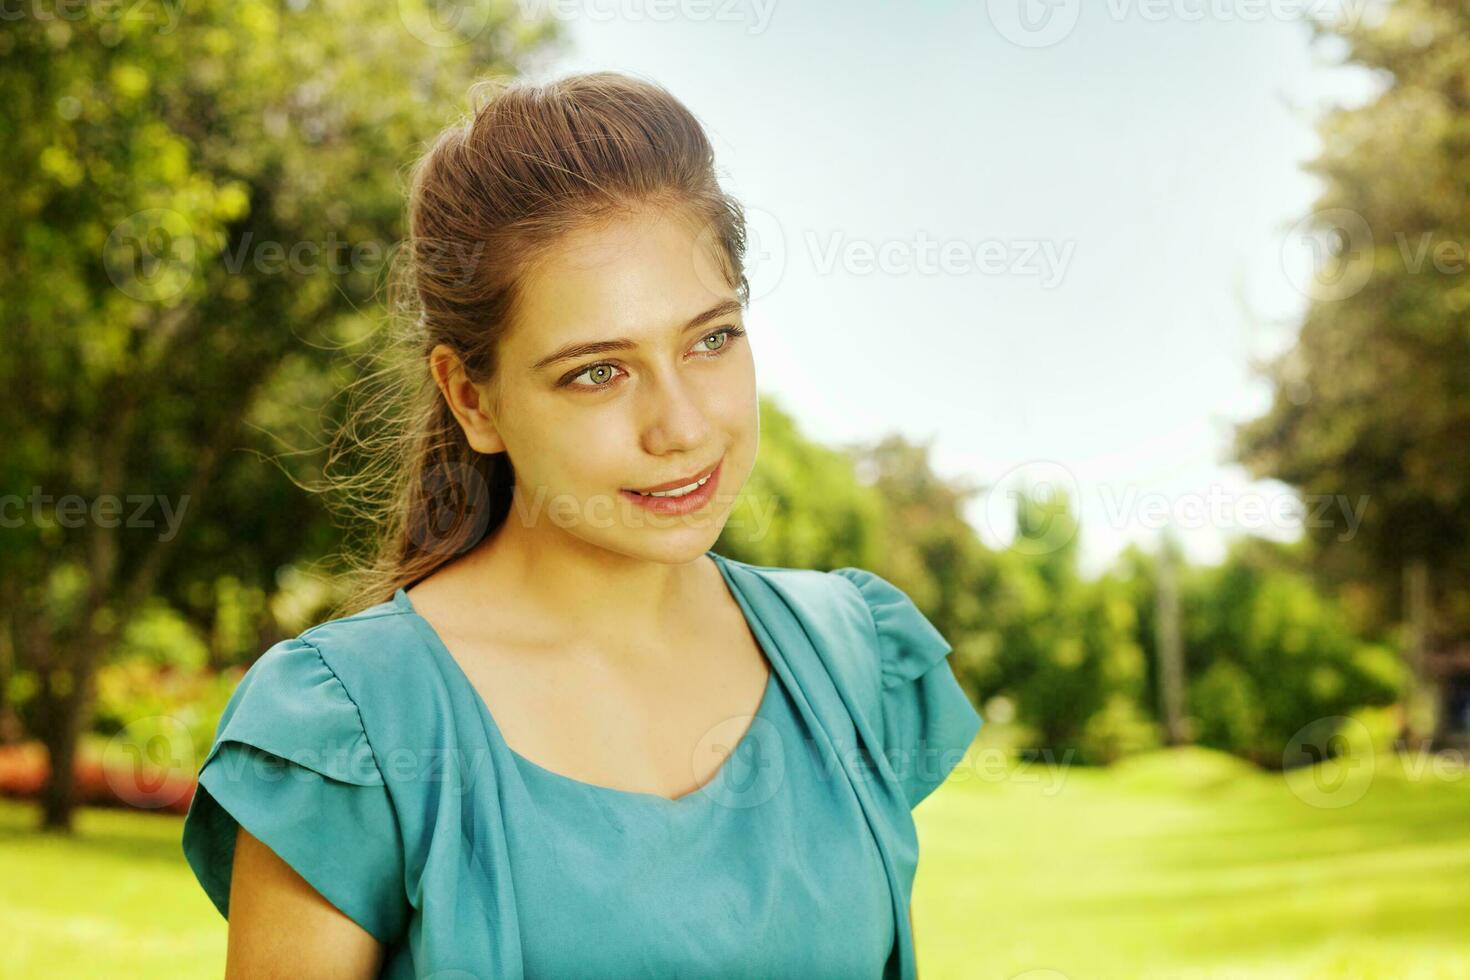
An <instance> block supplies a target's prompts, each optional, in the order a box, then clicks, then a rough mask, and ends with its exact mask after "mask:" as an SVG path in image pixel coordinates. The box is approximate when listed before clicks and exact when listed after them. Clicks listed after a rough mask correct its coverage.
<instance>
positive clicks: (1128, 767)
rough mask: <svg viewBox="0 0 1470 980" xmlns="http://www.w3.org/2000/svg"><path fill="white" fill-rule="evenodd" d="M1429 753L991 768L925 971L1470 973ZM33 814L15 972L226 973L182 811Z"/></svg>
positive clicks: (1445, 800) (936, 906)
mask: <svg viewBox="0 0 1470 980" xmlns="http://www.w3.org/2000/svg"><path fill="white" fill-rule="evenodd" d="M1422 762H1423V760H1415V759H1406V760H1398V759H1396V758H1394V757H1388V756H1380V757H1378V758H1377V759H1376V760H1374V761H1373V762H1372V763H1371V764H1370V763H1369V762H1368V760H1365V759H1360V760H1357V761H1356V762H1355V763H1354V764H1353V765H1354V766H1355V768H1352V769H1350V770H1342V771H1343V772H1347V773H1348V777H1349V778H1348V780H1347V782H1346V783H1345V784H1344V787H1343V788H1342V789H1339V790H1337V791H1336V792H1324V791H1323V790H1322V789H1320V788H1318V785H1317V784H1314V783H1313V782H1312V778H1313V775H1314V774H1313V773H1312V772H1310V771H1303V772H1300V773H1294V774H1293V775H1292V777H1291V778H1290V779H1287V778H1283V777H1281V776H1273V775H1269V774H1265V773H1261V772H1257V771H1255V770H1253V769H1251V768H1250V767H1248V766H1245V765H1244V764H1241V763H1238V762H1236V761H1235V760H1233V759H1229V758H1227V757H1222V756H1218V755H1215V754H1213V753H1205V752H1199V751H1183V752H1174V753H1156V754H1153V755H1150V756H1143V757H1139V758H1137V759H1134V760H1131V761H1130V762H1128V763H1126V764H1123V765H1121V766H1118V767H1115V768H1114V769H1113V770H1111V771H1094V770H1087V769H1083V768H1079V767H1067V768H1055V769H1051V770H1048V769H1047V768H1046V767H1044V766H1041V765H1033V766H1026V767H1015V766H1012V767H997V768H995V769H994V770H992V769H988V768H986V767H985V766H982V765H980V764H979V759H978V757H977V759H976V760H974V763H973V764H971V763H967V764H964V765H962V766H961V767H960V768H959V769H957V770H956V771H955V774H954V775H953V776H952V777H951V779H950V781H949V783H948V784H947V785H946V786H945V787H944V788H943V789H941V790H940V791H938V792H936V793H935V794H934V795H933V796H931V797H930V798H929V799H928V800H926V801H924V803H922V804H921V805H920V807H919V809H918V811H917V813H916V819H917V820H918V824H919V834H920V846H921V861H920V867H919V877H918V881H917V883H916V886H915V896H914V920H915V931H916V934H917V938H918V944H919V974H920V976H921V977H922V978H923V980H945V978H960V977H963V978H987V977H995V978H1007V980H1009V978H1019V980H1063V978H1066V980H1083V978H1093V977H1118V978H1125V977H1126V978H1133V977H1144V978H1148V977H1159V978H1162V977H1169V978H1176V977H1177V978H1197V977H1212V978H1214V977H1283V978H1284V977H1291V978H1297V977H1341V978H1350V977H1351V978H1395V980H1397V978H1401V977H1470V924H1467V918H1470V773H1467V772H1465V771H1464V770H1446V769H1443V768H1441V769H1440V770H1438V771H1436V770H1434V769H1431V768H1429V767H1427V766H1425V767H1424V768H1423V769H1422V770H1421V771H1417V772H1416V771H1415V767H1416V766H1418V765H1420V764H1421V763H1422ZM1317 775H1318V778H1319V779H1321V778H1324V777H1323V776H1322V775H1321V774H1317ZM1330 776H1331V774H1330V773H1329V774H1328V777H1330ZM1329 786H1330V783H1329ZM34 820H35V811H34V809H33V808H31V807H28V806H21V805H18V804H16V803H14V802H0V869H3V880H4V882H5V887H4V888H3V889H0V922H4V923H5V926H6V929H5V932H6V934H7V941H6V943H5V948H4V949H3V951H0V976H4V977H7V978H8V977H16V978H30V977H47V978H50V977H57V976H99V977H100V976H107V977H118V978H123V977H156V976H171V977H172V976H189V977H196V976H197V977H218V976H220V975H221V974H222V972H223V964H224V950H225V923H224V920H223V919H221V918H220V917H219V914H218V913H217V912H215V910H214V907H213V906H211V905H210V904H209V901H208V900H207V899H206V898H205V897H204V893H203V892H202V891H201V890H200V889H199V887H198V886H197V884H196V883H195V881H194V878H193V876H192V874H191V873H190V872H189V869H188V867H187V866H186V865H185V864H184V860H183V857H182V855H181V854H180V852H179V848H178V836H179V828H180V818H178V817H164V816H158V815H154V814H144V813H124V812H119V811H109V810H95V809H85V810H82V811H80V812H79V814H78V819H77V834H76V836H75V837H74V838H72V839H66V838H62V837H56V836H43V835H40V834H37V833H35V832H34V831H33V830H32V829H31V827H32V824H33V822H34Z"/></svg>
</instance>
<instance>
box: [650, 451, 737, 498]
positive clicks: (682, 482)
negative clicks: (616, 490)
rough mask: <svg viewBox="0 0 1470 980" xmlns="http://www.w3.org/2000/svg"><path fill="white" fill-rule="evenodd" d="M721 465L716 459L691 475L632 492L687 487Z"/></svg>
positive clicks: (654, 491) (652, 491)
mask: <svg viewBox="0 0 1470 980" xmlns="http://www.w3.org/2000/svg"><path fill="white" fill-rule="evenodd" d="M720 459H724V457H723V456H722V457H720ZM719 465H720V460H715V461H714V462H713V463H711V464H710V465H709V466H707V467H705V468H704V469H702V470H700V471H698V472H697V473H694V474H692V475H690V476H681V477H680V478H679V479H677V480H670V481H668V482H667V483H659V484H656V485H654V486H651V487H638V488H637V489H634V490H632V492H633V493H656V492H658V491H660V490H677V489H679V488H680V487H687V486H688V485H689V484H691V483H698V482H699V481H700V480H703V479H704V478H705V477H707V476H709V475H710V474H711V473H713V472H714V471H715V467H716V466H719Z"/></svg>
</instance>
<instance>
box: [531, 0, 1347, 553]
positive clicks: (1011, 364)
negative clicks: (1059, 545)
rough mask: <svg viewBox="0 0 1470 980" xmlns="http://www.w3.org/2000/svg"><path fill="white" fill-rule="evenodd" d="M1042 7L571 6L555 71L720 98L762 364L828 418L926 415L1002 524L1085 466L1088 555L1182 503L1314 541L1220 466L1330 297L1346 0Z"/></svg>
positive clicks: (1221, 521)
mask: <svg viewBox="0 0 1470 980" xmlns="http://www.w3.org/2000/svg"><path fill="white" fill-rule="evenodd" d="M1017 2H1018V0H989V2H986V0H970V2H958V3H957V2H925V3H910V4H899V3H879V2H874V0H859V2H847V3H843V4H840V5H838V4H818V3H801V4H796V3H782V2H780V0H774V2H773V0H703V2H700V0H654V2H650V0H561V2H560V3H559V5H558V6H554V7H553V8H552V9H553V10H558V11H560V15H561V16H563V17H564V18H565V19H566V21H567V22H568V28H569V33H570V35H571V40H572V49H571V51H570V52H569V53H568V55H567V56H566V57H563V58H561V59H559V60H557V61H556V62H555V63H554V64H553V65H552V66H550V68H549V69H548V72H547V73H548V74H560V73H563V72H567V71H574V70H591V69H601V68H610V69H617V70H622V71H627V72H631V73H635V74H639V75H643V76H645V77H648V78H652V79H654V80H656V81H658V82H660V83H662V84H663V85H665V86H666V87H668V88H669V89H670V91H672V92H673V93H674V94H675V95H676V96H678V97H679V98H680V99H681V100H683V101H684V102H685V104H687V105H688V106H689V107H690V108H691V109H692V110H693V111H694V113H695V114H696V115H697V116H699V118H700V119H701V120H702V121H703V122H704V124H705V125H706V128H707V129H708V130H709V132H710V134H711V138H712V139H713V140H714V142H715V147H716V154H717V163H718V165H719V167H720V171H721V177H722V182H723V183H724V184H725V185H726V187H727V188H728V189H730V190H732V191H733V192H734V193H736V194H737V195H738V196H739V197H740V198H741V200H742V201H743V202H744V203H745V204H746V206H747V208H748V209H749V210H750V213H751V225H752V230H753V233H754V234H753V237H754V239H755V248H753V250H752V251H753V253H754V254H753V255H752V256H751V263H750V265H751V268H750V275H751V281H752V285H753V293H754V296H753V302H752V305H751V315H750V317H749V321H748V322H749V324H750V326H751V327H752V330H751V339H752V341H753V343H754V345H755V347H754V351H755V356H756V365H757V372H758V376H759V380H760V385H761V389H762V391H763V392H764V393H766V394H769V395H772V396H774V397H775V398H776V399H777V400H778V401H779V403H780V404H782V405H783V406H784V407H785V408H786V409H787V410H788V411H790V412H792V413H793V414H794V415H795V416H796V417H797V419H798V420H799V422H800V424H801V425H802V427H803V429H804V430H805V431H806V432H807V434H808V435H810V436H811V437H813V438H816V439H818V440H821V441H823V442H827V443H833V444H836V443H842V442H846V441H849V440H868V439H873V438H877V437H878V436H880V435H882V434H883V433H885V432H888V431H893V430H897V431H901V432H903V433H904V434H906V435H908V436H909V437H911V438H913V439H916V440H932V442H933V446H934V450H933V459H934V463H935V467H936V469H938V470H939V471H940V472H941V473H943V474H946V475H952V476H958V475H965V476H968V477H969V478H970V479H972V480H974V481H976V482H978V483H981V484H984V485H992V484H993V485H995V486H996V489H995V490H993V491H991V492H990V493H988V494H982V495H981V496H980V497H979V498H977V500H976V503H975V506H974V509H973V510H972V511H971V513H970V515H969V516H970V518H971V520H972V522H973V523H974V524H975V526H976V528H977V530H978V531H979V533H980V535H981V537H982V539H984V540H985V541H986V542H987V543H989V544H991V545H995V546H1000V545H1004V544H1005V543H1006V542H1007V541H1008V540H1009V538H1010V535H1011V532H1012V528H1011V521H1010V517H1011V514H1012V512H1013V511H1012V505H1011V503H1010V502H1009V498H1008V496H1007V494H1006V493H1005V492H1004V491H1006V490H1009V489H1012V488H1013V487H1014V486H1015V485H1016V481H1018V480H1023V481H1026V480H1029V481H1031V482H1038V481H1041V482H1045V481H1055V482H1061V483H1063V484H1066V485H1069V486H1070V487H1071V492H1072V493H1073V495H1074V497H1075V498H1076V499H1077V500H1078V504H1079V510H1080V513H1081V517H1082V524H1083V526H1082V531H1081V539H1082V540H1081V544H1082V553H1083V556H1084V557H1083V560H1084V566H1085V567H1086V569H1087V570H1088V571H1089V572H1093V571H1096V570H1097V569H1098V568H1100V567H1101V566H1102V565H1104V564H1106V562H1107V561H1109V560H1110V559H1111V558H1112V557H1113V556H1114V555H1115V554H1116V553H1117V551H1118V550H1119V549H1120V548H1121V547H1122V546H1123V545H1125V544H1126V543H1127V542H1129V541H1132V540H1138V541H1142V542H1145V543H1152V542H1153V541H1155V540H1156V538H1157V534H1158V530H1157V529H1158V527H1159V526H1160V525H1161V523H1162V521H1163V520H1164V519H1171V520H1172V522H1173V524H1174V525H1175V527H1176V528H1177V529H1178V531H1179V533H1180V535H1181V538H1182V540H1183V541H1184V543H1185V546H1186V548H1187V550H1188V551H1189V553H1190V555H1191V557H1192V558H1194V559H1195V560H1198V561H1215V560H1218V559H1219V558H1220V557H1221V556H1222V555H1223V548H1224V543H1225V540H1226V538H1227V537H1228V536H1231V535H1236V534H1242V533H1258V534H1266V535H1269V536H1272V537H1278V538H1283V539H1291V538H1295V537H1298V536H1299V535H1300V533H1301V526H1302V521H1303V519H1304V518H1305V517H1306V516H1308V515H1307V513H1306V512H1305V511H1303V510H1301V509H1300V508H1297V509H1292V504H1293V502H1294V501H1295V500H1296V498H1295V496H1294V495H1293V494H1292V493H1291V492H1290V491H1289V490H1288V489H1287V488H1285V487H1282V486H1281V485H1279V484H1275V483H1270V482H1264V483H1253V482H1251V481H1250V480H1249V479H1248V478H1247V477H1246V475H1245V473H1244V471H1243V470H1242V469H1241V468H1239V467H1237V466H1233V465H1230V464H1228V463H1227V462H1224V460H1225V457H1226V453H1227V452H1228V445H1229V433H1230V427H1231V423H1232V422H1233V421H1235V420H1239V419H1244V418H1247V417H1250V416H1251V415H1253V414H1256V413H1258V412H1260V411H1261V410H1263V409H1264V408H1265V406H1266V405H1267V403H1268V401H1267V396H1268V392H1267V389H1266V387H1265V386H1264V384H1263V383H1261V382H1257V381H1253V380H1252V377H1251V373H1250V370H1249V363H1248V361H1249V359H1250V358H1251V357H1252V356H1259V355H1263V354H1267V353H1270V352H1273V351H1275V350H1277V349H1279V348H1280V347H1281V346H1282V345H1283V344H1284V343H1286V342H1287V341H1288V340H1289V338H1290V336H1291V332H1292V330H1293V329H1294V326H1295V323H1296V322H1297V319H1298V318H1299V317H1300V314H1301V312H1302V310H1303V308H1304V306H1305V303H1306V299H1305V296H1304V294H1303V292H1302V290H1301V289H1300V288H1299V287H1300V286H1301V284H1302V283H1303V282H1304V281H1306V280H1304V278H1303V277H1310V275H1311V273H1312V267H1311V263H1310V259H1304V255H1305V250H1304V248H1303V241H1302V239H1301V237H1300V235H1295V236H1294V235H1293V233H1292V232H1291V229H1292V227H1293V226H1294V225H1296V223H1297V222H1298V221H1300V219H1302V218H1304V217H1305V216H1306V215H1307V214H1308V213H1309V212H1310V210H1311V206H1312V202H1313V199H1314V197H1315V196H1316V193H1317V187H1318V185H1317V182H1316V180H1315V179H1314V178H1312V177H1310V176H1309V175H1308V174H1306V173H1304V172H1303V171H1302V170H1301V167H1300V164H1301V163H1302V162H1303V161H1305V160H1307V159H1309V158H1310V157H1312V156H1313V155H1314V153H1315V151H1316V147H1317V139H1316V136H1315V130H1314V119H1315V118H1316V117H1317V116H1318V115H1319V113H1320V110H1321V109H1322V108H1323V107H1324V106H1326V105H1327V104H1329V103H1330V102H1331V101H1357V100H1361V99H1362V98H1364V97H1366V96H1367V95H1368V94H1370V93H1371V92H1372V90H1373V89H1372V85H1371V82H1370V80H1369V79H1368V78H1367V77H1366V76H1365V75H1364V74H1363V73H1361V72H1360V71H1359V70H1357V69H1342V68H1337V67H1334V63H1335V61H1336V60H1337V57H1338V50H1337V48H1336V47H1335V46H1334V45H1333V44H1332V43H1331V42H1318V44H1317V45H1316V46H1313V45H1312V44H1311V41H1310V31H1309V29H1308V27H1307V25H1306V23H1305V22H1304V20H1303V18H1302V16H1300V11H1301V10H1302V9H1303V8H1305V7H1315V8H1320V7H1321V6H1322V0H1300V2H1297V3H1289V2H1285V0H1233V2H1226V0H1162V2H1158V0H1155V2H1146V0H1100V2H1089V3H1087V4H1086V5H1085V9H1084V8H1082V7H1080V6H1079V0H1054V2H1053V3H1052V4H1051V6H1050V8H1048V7H1047V6H1046V5H1045V4H1043V3H1040V2H1037V0H1019V2H1021V3H1025V4H1027V7H1026V8H1024V9H1022V8H1018V7H1017ZM1048 9H1050V13H1051V18H1052V19H1051V20H1040V19H1038V18H1041V17H1042V16H1043V15H1045V14H1046V13H1047V11H1048ZM1018 11H1019V12H1020V13H1026V12H1029V13H1030V14H1031V15H1032V17H1033V19H1032V20H1031V21H1030V22H1028V23H1030V24H1032V25H1033V26H1034V27H1035V30H1033V31H1032V32H1030V33H1028V32H1027V31H1026V28H1025V26H1024V25H1023V23H1022V22H1021V21H1018V19H1017V17H1018ZM1148 11H1154V12H1155V13H1153V14H1152V15H1148V14H1147V13H1146V12H1148ZM1011 38H1015V39H1017V40H1014V41H1013V40H1011ZM1018 42H1019V43H1018ZM1037 42H1043V43H1039V44H1038V43H1037ZM1303 262H1305V263H1306V264H1305V266H1303V264H1302V263H1303ZM1340 503H1341V502H1334V506H1336V505H1339V504H1340ZM1348 503H1349V505H1351V502H1348Z"/></svg>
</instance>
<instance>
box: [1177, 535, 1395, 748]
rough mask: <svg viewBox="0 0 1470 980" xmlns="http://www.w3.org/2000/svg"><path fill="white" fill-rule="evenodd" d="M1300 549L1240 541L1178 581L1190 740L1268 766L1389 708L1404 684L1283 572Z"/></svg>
mask: <svg viewBox="0 0 1470 980" xmlns="http://www.w3.org/2000/svg"><path fill="white" fill-rule="evenodd" d="M1298 550H1299V549H1298V548H1297V546H1295V545H1275V544H1274V543H1272V542H1266V541H1262V540H1261V539H1252V538H1244V539H1241V540H1239V541H1237V542H1233V543H1232V545H1231V547H1230V551H1229V553H1228V554H1227V557H1226V560H1225V561H1224V562H1223V563H1222V564H1220V565H1217V566H1211V567H1207V568H1196V569H1192V570H1189V571H1188V572H1186V573H1184V574H1183V575H1182V576H1181V578H1182V585H1183V593H1184V594H1183V625H1184V635H1185V639H1184V650H1185V654H1186V658H1187V662H1188V672H1189V676H1190V677H1191V678H1192V681H1191V684H1190V690H1189V695H1190V716H1191V719H1192V722H1193V724H1194V727H1195V735H1196V739H1197V741H1198V742H1199V743H1200V744H1202V745H1207V746H1210V747H1211V748H1218V749H1223V750H1226V751H1229V752H1234V753H1236V754H1238V755H1242V756H1245V757H1246V758H1249V759H1251V760H1253V761H1255V762H1257V763H1259V764H1261V765H1264V766H1269V767H1272V768H1280V767H1281V766H1282V765H1283V755H1284V753H1285V752H1286V751H1287V749H1288V747H1289V746H1290V745H1291V744H1292V739H1293V738H1294V737H1296V736H1298V735H1299V734H1300V733H1301V732H1302V731H1303V729H1305V728H1307V726H1308V725H1311V724H1313V723H1317V722H1320V721H1321V720H1322V719H1325V718H1332V717H1337V716H1346V715H1347V714H1348V713H1349V712H1350V711H1352V710H1353V709H1355V708H1358V707H1361V706H1364V705H1381V704H1388V703H1391V702H1392V701H1393V699H1394V698H1395V697H1397V696H1398V694H1399V692H1400V689H1401V686H1402V683H1403V674H1402V670H1401V665H1400V664H1399V662H1398V660H1397V659H1396V657H1395V656H1394V654H1393V652H1392V651H1391V650H1390V649H1389V648H1388V647H1386V646H1384V645H1382V644H1379V643H1374V642H1371V641H1367V640H1364V639H1363V638H1361V637H1358V636H1355V635H1354V634H1353V633H1352V631H1351V629H1350V627H1349V625H1348V621H1347V617H1346V616H1345V615H1344V614H1343V612H1342V610H1341V609H1340V608H1339V606H1338V604H1337V603H1336V602H1335V601H1334V600H1332V599H1329V598H1327V597H1325V596H1324V595H1323V594H1322V593H1321V592H1320V591H1318V590H1317V589H1316V588H1315V587H1314V585H1313V583H1312V581H1311V579H1310V578H1309V577H1308V576H1306V575H1304V574H1302V573H1300V572H1296V571H1292V570H1289V569H1287V568H1285V567H1283V564H1285V563H1284V562H1283V559H1282V556H1283V555H1286V556H1290V555H1291V554H1293V553H1294V552H1296V551H1298Z"/></svg>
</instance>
